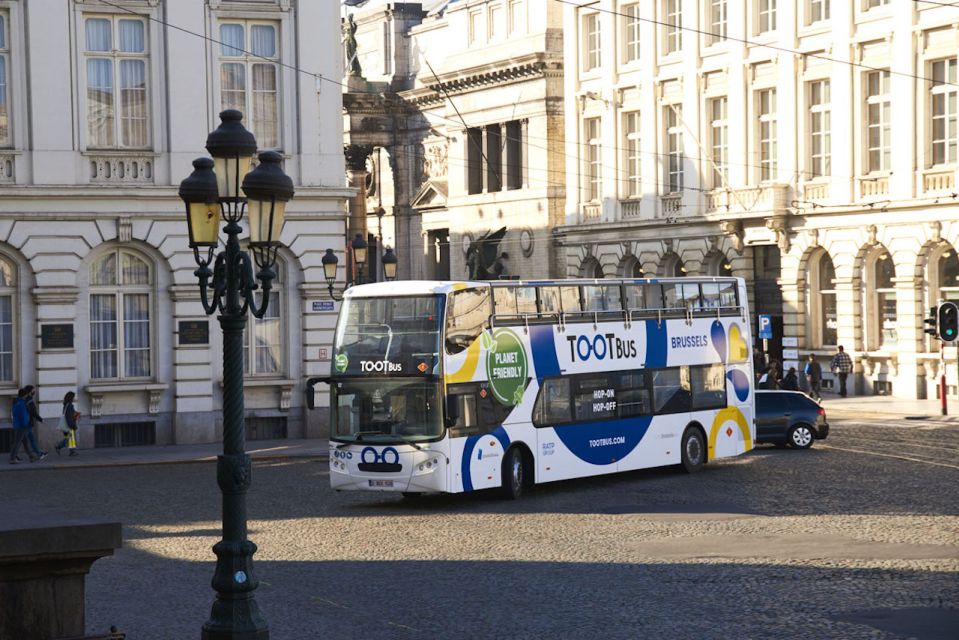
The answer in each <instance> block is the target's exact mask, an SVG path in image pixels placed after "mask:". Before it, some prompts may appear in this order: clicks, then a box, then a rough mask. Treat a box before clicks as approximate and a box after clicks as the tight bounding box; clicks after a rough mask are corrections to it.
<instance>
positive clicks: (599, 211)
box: [583, 202, 603, 222]
mask: <svg viewBox="0 0 959 640" xmlns="http://www.w3.org/2000/svg"><path fill="white" fill-rule="evenodd" d="M602 215H603V205H601V204H600V203H598V202H589V203H586V204H584V205H583V222H590V221H595V220H599V219H600V217H602Z"/></svg>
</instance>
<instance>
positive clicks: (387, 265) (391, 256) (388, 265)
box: [382, 247, 396, 282]
mask: <svg viewBox="0 0 959 640" xmlns="http://www.w3.org/2000/svg"><path fill="white" fill-rule="evenodd" d="M382 261H383V277H384V278H385V279H386V281H387V282H390V281H393V280H396V254H395V253H393V249H392V247H387V248H386V252H384V253H383V258H382Z"/></svg>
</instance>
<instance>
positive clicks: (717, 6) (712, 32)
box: [706, 0, 726, 46]
mask: <svg viewBox="0 0 959 640" xmlns="http://www.w3.org/2000/svg"><path fill="white" fill-rule="evenodd" d="M708 23H709V34H708V35H707V36H706V45H707V46H708V45H712V44H716V43H718V42H723V41H724V40H725V39H726V0H709V20H708Z"/></svg>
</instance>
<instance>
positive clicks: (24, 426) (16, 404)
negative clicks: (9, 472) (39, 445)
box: [10, 387, 40, 464]
mask: <svg viewBox="0 0 959 640" xmlns="http://www.w3.org/2000/svg"><path fill="white" fill-rule="evenodd" d="M26 395H27V392H26V387H24V388H23V389H20V390H19V391H17V399H16V400H14V401H13V409H12V411H11V416H10V417H11V419H12V421H13V448H12V449H10V464H17V463H18V462H20V456H19V455H17V454H19V453H20V444H21V443H22V444H23V449H24V451H26V452H27V456H29V458H30V462H36V461H37V460H39V459H40V454H39V452H38V451H37V449H36V447H34V449H33V453H31V452H30V440H29V438H28V437H27V430H28V429H29V427H30V411H29V410H28V409H27V401H26Z"/></svg>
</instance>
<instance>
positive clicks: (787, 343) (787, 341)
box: [783, 336, 799, 347]
mask: <svg viewBox="0 0 959 640" xmlns="http://www.w3.org/2000/svg"><path fill="white" fill-rule="evenodd" d="M783 346H784V347H798V346H799V338H796V337H792V338H787V337H785V336H784V337H783Z"/></svg>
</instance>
